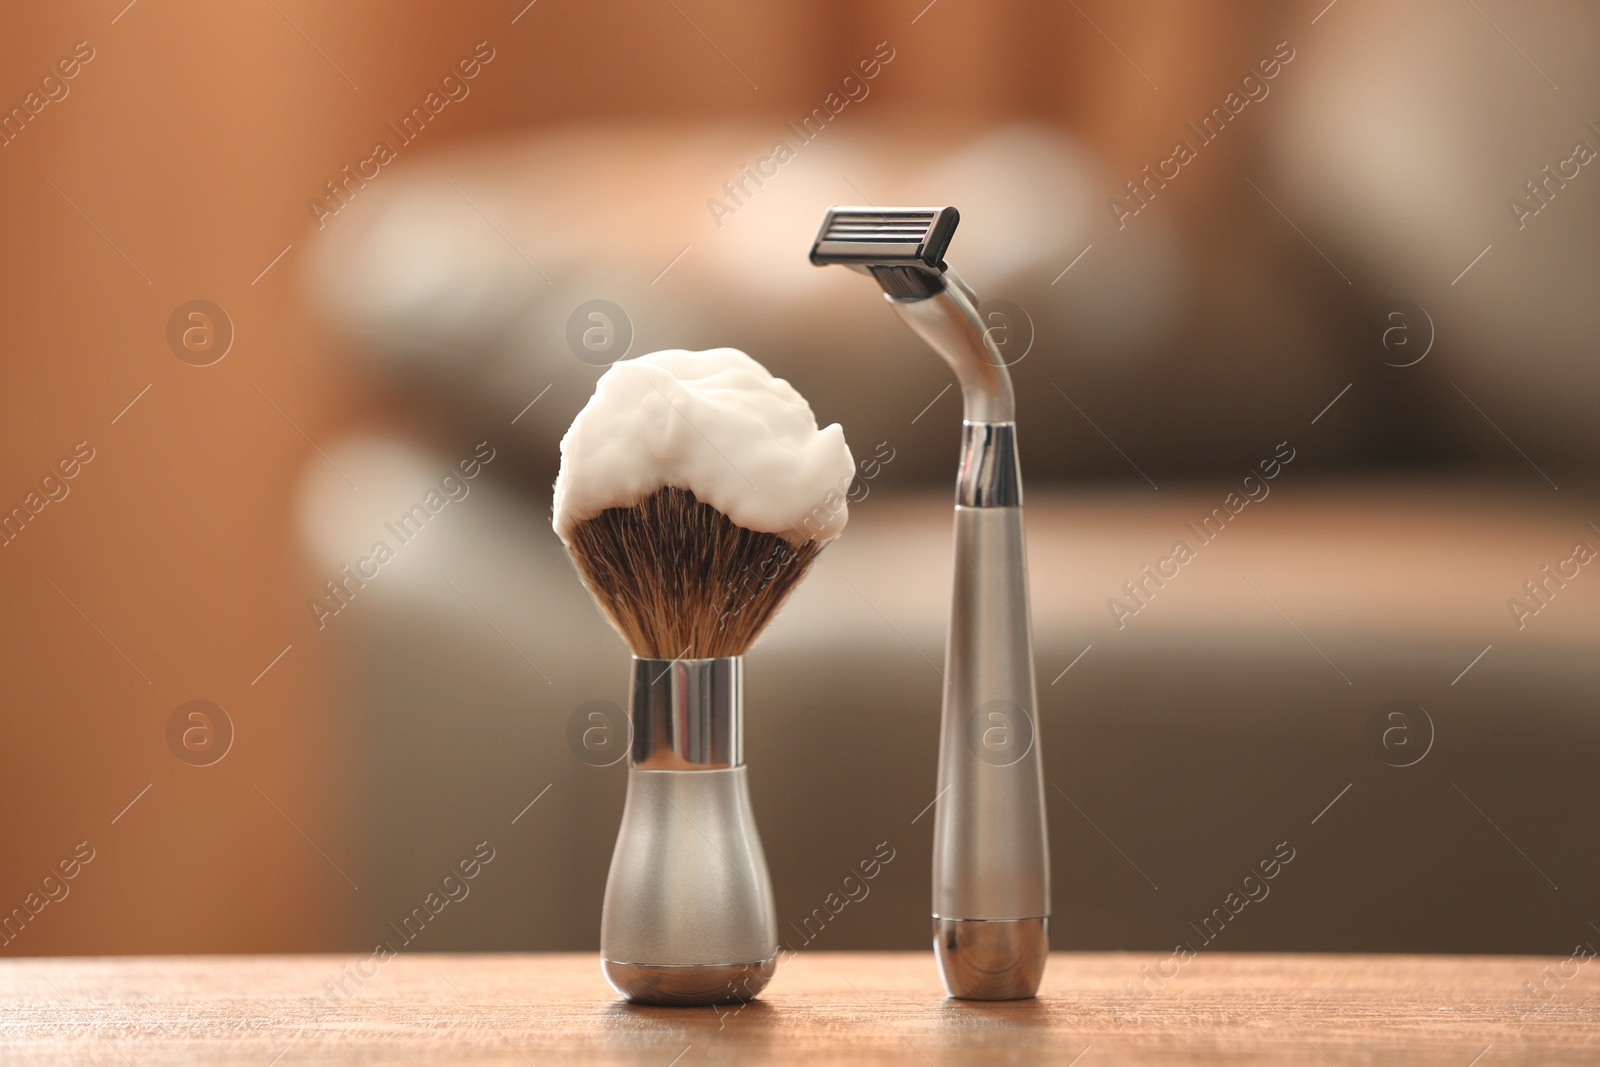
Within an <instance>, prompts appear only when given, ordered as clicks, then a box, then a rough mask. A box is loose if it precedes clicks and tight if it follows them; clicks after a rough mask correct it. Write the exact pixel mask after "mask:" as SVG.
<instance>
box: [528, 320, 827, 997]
mask: <svg viewBox="0 0 1600 1067" xmlns="http://www.w3.org/2000/svg"><path fill="white" fill-rule="evenodd" d="M625 364H626V365H625ZM608 379H610V380H609V381H608ZM641 383H642V384H641ZM643 386H648V387H649V388H644V387H643ZM780 387H781V388H780ZM691 411H692V412H693V414H691ZM802 416H803V417H802ZM586 420H587V421H586ZM562 449H563V468H562V471H563V473H562V476H561V478H560V479H558V481H557V486H556V528H557V531H558V532H559V533H560V534H561V537H562V540H563V541H564V542H565V543H566V546H567V551H568V553H569V554H570V556H571V558H572V561H573V564H574V566H575V567H576V568H577V571H578V573H579V575H580V576H581V578H582V579H583V582H584V584H585V585H586V586H587V587H588V589H589V591H590V592H591V593H592V594H593V595H594V598H595V600H596V602H597V603H598V604H599V606H600V608H601V610H602V611H603V612H604V613H605V615H606V617H607V618H608V619H610V621H611V623H612V624H613V625H614V626H615V627H616V629H617V631H618V632H619V633H620V634H621V635H622V638H623V640H624V641H625V642H626V643H627V645H628V648H629V650H630V651H631V652H632V653H633V657H634V658H633V667H632V677H631V682H630V687H629V700H628V702H629V711H628V714H629V721H630V725H631V727H632V739H631V746H630V752H629V758H630V762H629V769H628V796H627V803H626V805H625V807H624V809H623V814H622V827H621V830H620V831H619V833H618V835H617V845H616V850H615V851H614V853H613V854H612V859H611V873H610V875H609V877H608V878H607V881H606V893H605V906H604V910H603V913H602V919H601V926H600V949H601V966H602V969H603V971H604V973H605V976H606V979H607V981H609V982H610V983H611V986H612V988H614V989H615V990H616V991H617V992H618V993H620V994H622V995H623V996H624V997H626V998H627V999H628V1000H631V1001H635V1002H638V1003H645V1004H685V1005H688V1004H718V1003H733V1002H740V1001H745V1000H749V999H751V998H753V997H755V996H756V995H757V994H758V993H760V992H761V990H762V989H763V988H764V987H765V986H766V984H767V982H768V981H769V980H770V979H771V978H772V975H773V973H774V971H775V970H776V968H777V955H778V928H777V917H776V914H775V911H774V907H773V899H772V884H771V880H770V879H769V877H768V875H767V864H766V858H765V856H764V855H763V853H762V850H761V840H760V837H759V836H758V834H757V832H756V825H755V819H754V817H753V815H752V812H751V807H750V793H749V786H748V781H747V774H748V768H747V767H746V766H745V764H744V752H743V734H744V724H743V716H744V706H743V698H744V659H743V657H744V653H745V652H746V651H747V650H748V649H749V648H750V646H751V644H752V643H753V642H754V641H755V640H756V638H757V637H758V636H759V635H760V634H761V632H762V630H763V629H764V628H765V627H766V626H767V624H768V623H769V622H770V621H771V620H772V618H773V616H774V614H775V613H776V612H777V610H778V608H779V607H780V606H781V605H782V603H783V601H784V599H785V598H786V597H787V596H788V595H789V593H790V592H791V591H792V590H793V589H794V588H795V586H796V585H797V584H798V582H799V581H800V579H801V578H802V577H803V576H804V575H805V573H806V571H807V570H808V569H809V568H810V566H811V564H812V563H813V561H814V560H815V559H816V557H817V554H818V553H819V552H820V551H821V550H822V547H823V545H824V543H825V542H826V540H827V539H828V538H829V537H830V536H833V535H836V534H837V532H838V529H839V528H840V527H842V525H843V516H842V511H843V508H844V506H845V503H844V501H845V497H844V495H843V491H844V490H845V489H847V488H848V485H849V476H850V474H853V472H854V461H853V460H852V459H851V458H850V455H849V450H848V449H847V448H845V446H844V439H843V435H842V432H841V431H839V429H838V427H837V426H831V427H829V428H828V429H827V430H826V431H818V430H817V428H816V422H815V419H814V417H812V415H811V410H810V408H809V406H807V405H806V404H805V402H804V400H803V399H801V398H800V397H799V394H797V393H795V392H794V390H793V389H792V388H791V387H790V386H789V384H788V383H787V382H784V381H782V380H781V379H774V378H772V377H771V375H769V374H767V372H766V371H765V369H764V368H761V367H760V365H759V364H756V363H755V361H753V360H751V359H750V358H749V357H748V356H746V355H744V354H743V353H741V352H734V351H733V350H731V349H719V350H715V351H713V352H710V353H686V352H673V353H657V354H655V355H653V356H646V357H640V358H639V359H638V360H629V361H624V363H619V364H616V365H614V367H613V368H612V370H610V371H608V372H607V373H606V375H605V376H603V377H602V379H601V382H600V385H599V386H598V387H597V391H596V397H595V399H594V400H592V401H591V402H590V406H589V407H588V408H586V409H585V412H584V413H583V414H580V416H579V419H578V421H577V422H575V423H574V425H573V430H572V431H569V433H568V437H567V439H566V440H564V441H563V443H562ZM713 453H714V454H713ZM733 456H738V457H739V460H740V467H748V468H749V473H748V474H746V473H744V472H743V471H739V470H738V468H734V467H733V462H732V458H731V457H733ZM719 464H720V465H719ZM727 469H733V470H735V472H736V473H739V476H740V479H742V481H739V480H737V479H733V478H731V477H729V476H727V474H726V470H727ZM841 471H843V472H844V473H843V476H842V477H841V476H840V472H841ZM823 475H826V478H827V480H828V481H830V482H835V483H837V482H841V481H842V483H843V484H842V485H839V486H838V492H831V491H830V492H825V493H822V494H820V495H816V497H815V499H811V497H812V496H813V495H815V494H814V493H813V490H814V489H815V488H816V485H817V484H819V477H821V476H823ZM652 482H655V483H658V484H656V485H653V486H652V485H651V484H650V483H652ZM663 482H664V483H665V484H659V483H663ZM675 482H677V483H681V484H682V486H693V488H688V487H680V485H679V484H673V483H675ZM641 486H643V487H644V488H641ZM697 490H699V491H701V492H703V493H705V494H708V495H713V496H716V497H717V498H718V503H719V504H721V505H722V506H721V507H719V506H714V505H713V504H712V503H710V502H708V501H706V500H703V499H701V498H700V493H699V492H697ZM629 497H632V498H634V499H631V500H625V501H624V502H621V503H613V504H612V506H609V507H597V506H596V504H597V503H604V502H608V501H616V500H617V499H618V498H629ZM807 509H809V510H807ZM730 510H733V511H738V512H739V513H740V516H739V517H740V518H741V519H742V520H743V522H739V521H735V519H734V518H733V517H730V515H729V514H728V511H730ZM755 525H761V526H766V527H776V529H755V528H752V527H753V526H755Z"/></svg>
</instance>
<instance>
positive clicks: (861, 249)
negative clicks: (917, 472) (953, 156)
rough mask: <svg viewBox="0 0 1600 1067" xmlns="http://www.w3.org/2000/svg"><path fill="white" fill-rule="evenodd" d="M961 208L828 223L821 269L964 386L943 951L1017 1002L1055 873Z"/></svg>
mask: <svg viewBox="0 0 1600 1067" xmlns="http://www.w3.org/2000/svg"><path fill="white" fill-rule="evenodd" d="M958 219H959V217H958V216H957V215H956V212H955V210H954V209H953V208H948V207H946V208H896V209H889V210H883V209H878V208H833V209H831V210H830V211H829V213H828V216H827V218H826V219H825V220H824V222H823V227H822V230H821V232H820V233H819V234H818V238H817V243H816V244H815V246H813V248H812V251H811V261H812V262H813V263H816V264H818V265H824V264H829V263H839V264H843V265H846V266H850V267H852V268H854V269H857V270H861V271H864V272H865V273H869V274H871V275H872V276H873V277H874V278H875V279H876V280H877V281H878V283H879V285H880V286H881V287H882V288H883V290H884V295H885V298H886V299H887V300H888V301H889V303H890V305H891V306H892V307H893V308H894V310H895V312H896V313H897V314H898V315H899V316H900V317H901V318H902V319H904V320H905V322H906V324H907V325H908V326H910V327H911V329H912V331H913V332H915V333H916V334H917V336H919V337H921V338H922V339H923V340H924V341H926V342H927V344H928V346H929V347H930V348H932V349H933V350H934V351H935V352H937V353H938V354H939V355H940V356H941V357H942V358H943V359H944V361H945V362H946V363H948V364H949V365H950V367H951V369H952V370H954V371H955V375H956V379H957V380H958V381H959V383H960V385H961V395H962V402H963V409H964V415H965V421H964V426H963V435H962V449H961V467H960V475H959V478H958V481H957V492H956V514H955V581H954V587H953V591H952V597H951V607H950V630H949V638H948V642H947V644H946V647H945V672H944V673H945V682H946V685H945V690H944V706H943V713H942V716H941V726H940V738H939V778H938V793H937V796H938V800H937V803H936V805H935V807H936V809H937V810H936V814H935V816H934V858H933V918H934V935H935V936H934V949H935V954H936V957H937V959H938V962H939V969H940V973H941V976H942V977H943V979H944V985H945V990H946V991H947V992H948V993H949V994H950V995H951V996H953V997H963V998H969V999H975V1000H1014V999H1019V998H1023V997H1031V996H1033V995H1034V994H1035V993H1036V992H1037V991H1038V987H1039V981H1040V978H1041V976H1042V975H1043V973H1044V966H1045V962H1046V960H1047V958H1048V955H1049V915H1050V861H1049V845H1048V842H1047V838H1046V833H1045V808H1044V771H1043V765H1042V762H1041V760H1040V754H1039V719H1038V710H1037V708H1038V703H1037V693H1036V690H1035V685H1034V676H1033V635H1032V626H1031V622H1030V614H1029V607H1028V570H1027V556H1026V552H1025V547H1024V541H1023V528H1022V480H1021V473H1020V469H1019V467H1018V464H1017V450H1016V423H1015V417H1016V403H1015V397H1014V394H1013V392H1012V388H1011V378H1010V375H1009V374H1008V373H1007V372H1006V367H1005V361H1004V360H1003V359H1002V358H1001V356H1000V354H999V352H998V351H997V350H996V349H995V346H994V344H993V342H992V341H991V339H990V338H989V337H988V336H987V334H986V332H985V330H984V326H983V322H982V319H981V318H980V317H979V315H978V310H977V307H976V304H977V299H976V295H975V294H974V293H973V292H972V290H971V289H970V288H969V287H968V286H967V285H966V284H965V283H964V282H962V281H961V279H960V278H959V277H958V276H957V275H956V274H955V272H954V271H951V270H950V269H949V267H948V266H947V265H946V264H945V263H944V252H945V249H946V248H947V247H948V245H949V241H950V237H951V235H952V234H953V232H954V230H955V225H956V222H957V221H958Z"/></svg>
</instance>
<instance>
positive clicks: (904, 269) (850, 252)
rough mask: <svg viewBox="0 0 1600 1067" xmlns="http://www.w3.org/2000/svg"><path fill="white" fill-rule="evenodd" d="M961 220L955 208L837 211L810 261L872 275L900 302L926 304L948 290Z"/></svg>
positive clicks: (832, 211)
mask: <svg viewBox="0 0 1600 1067" xmlns="http://www.w3.org/2000/svg"><path fill="white" fill-rule="evenodd" d="M960 221H961V213H960V212H958V211H957V210H956V209H955V208H953V207H896V208H874V207H832V208H829V209H828V214H827V217H826V218H824V219H823V220H822V229H821V230H820V231H819V232H818V233H817V240H816V243H815V244H813V245H812V246H811V262H812V263H813V264H814V265H815V266H818V267H826V266H828V265H830V264H833V263H838V264H842V265H844V266H846V267H850V268H851V269H853V270H858V271H861V272H862V273H864V274H871V275H872V276H873V277H874V278H876V279H877V281H878V284H879V285H881V286H882V287H883V291H884V292H886V293H888V294H889V295H890V296H891V297H894V298H896V299H902V300H921V299H926V298H927V297H930V296H933V295H935V294H936V293H939V292H941V291H942V290H943V289H944V285H945V283H944V279H943V277H942V275H943V274H944V272H945V271H946V270H947V269H948V268H947V266H946V265H945V262H944V253H945V249H947V248H949V247H950V238H951V237H953V236H954V235H955V232H956V224H957V223H958V222H960Z"/></svg>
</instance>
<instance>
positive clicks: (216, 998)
mask: <svg viewBox="0 0 1600 1067" xmlns="http://www.w3.org/2000/svg"><path fill="white" fill-rule="evenodd" d="M1164 960H1165V957H1164V956H1159V955H1144V954H1115V953H1106V954H1064V953H1058V954H1056V955H1055V956H1054V957H1053V958H1052V959H1051V962H1050V968H1049V970H1048V971H1047V972H1046V974H1045V981H1044V988H1043V990H1042V991H1041V993H1040V996H1039V998H1038V999H1037V1000H1034V1001H1023V1002H1016V1003H1010V1004H973V1003H964V1002H959V1001H951V1000H947V999H945V998H944V996H943V995H942V993H941V991H940V989H939V984H938V978H937V976H936V975H935V973H934V969H933V959H932V956H931V955H930V954H923V953H814V954H803V955H801V956H799V957H798V958H796V959H794V960H792V961H790V962H789V963H788V964H786V965H785V966H784V967H783V968H782V969H780V970H779V972H778V977H777V978H776V979H775V980H774V981H773V984H772V986H771V987H770V989H769V991H768V993H767V994H766V995H765V996H764V997H763V998H762V999H761V1000H760V1001H757V1002H755V1003H752V1004H750V1005H747V1006H746V1007H744V1008H743V1009H742V1010H739V1011H733V1010H730V1009H712V1008H692V1009H673V1008H635V1007H632V1006H629V1005H627V1004H623V1003H620V1002H618V1001H617V999H616V997H615V996H614V995H613V994H612V993H611V991H610V990H609V989H608V988H607V987H606V985H605V983H604V982H603V980H602V979H601V977H600V971H599V964H598V961H597V960H596V958H595V957H594V956H592V955H588V954H583V955H566V954H563V955H476V956H468V955H422V954H418V955H414V956H405V957H400V958H397V959H392V960H390V961H388V962H385V963H383V964H381V965H380V966H379V967H378V970H377V973H376V974H375V975H373V976H372V977H370V978H368V979H366V980H365V982H364V985H363V986H362V987H360V988H357V987H356V985H355V983H354V981H351V980H348V979H347V980H346V984H347V987H348V988H349V989H350V990H351V991H352V994H353V995H352V996H351V997H350V998H349V999H344V998H342V997H340V996H339V995H337V993H335V994H334V995H332V996H329V995H328V992H327V991H328V990H329V989H332V988H334V985H335V984H336V983H337V982H339V981H340V979H341V977H342V976H343V975H344V974H346V973H351V969H352V968H354V967H355V965H356V964H357V962H358V961H357V960H356V959H354V958H349V957H336V956H298V957H272V956H258V957H166V958H162V957H134V958H118V959H29V960H13V961H9V962H6V963H4V964H0V1049H3V1052H4V1055H3V1056H0V1059H4V1060H5V1062H8V1063H10V1062H18V1063H24V1062H25V1063H38V1064H126V1063H132V1064H166V1063H199V1064H235V1063H237V1064H252V1065H255V1067H262V1065H268V1064H270V1065H272V1067H294V1065H297V1064H313V1063H320V1064H366V1063H391V1064H410V1063H417V1064H420V1063H430V1064H510V1065H518V1064H530V1063H550V1062H573V1063H588V1064H641V1065H649V1067H668V1065H669V1064H671V1065H675V1067H692V1065H694V1064H698V1063H703V1062H707V1061H717V1062H724V1063H738V1064H760V1063H803V1064H833V1063H839V1064H887V1063H902V1064H940V1065H944V1064H965V1063H995V1062H1003V1063H1015V1064H1069V1063H1074V1062H1076V1063H1077V1064H1080V1065H1081V1067H1096V1065H1099V1064H1112V1063H1116V1064H1145V1063H1152V1064H1153V1063H1161V1064H1167V1065H1172V1064H1223V1063H1227V1064H1318V1065H1327V1064H1338V1065H1344V1064H1352V1063H1362V1064H1386V1063H1396V1064H1400V1063H1404V1064H1422V1065H1434V1064H1437V1065H1440V1067H1469V1065H1471V1064H1479V1065H1481V1067H1498V1065H1503V1064H1508V1063H1528V1064H1534V1063H1538V1064H1564V1063H1574V1064H1575V1063H1593V1062H1596V1060H1600V991H1597V981H1596V978H1595V973H1591V972H1600V967H1591V966H1590V965H1589V964H1588V963H1587V962H1586V963H1584V964H1583V965H1582V966H1574V965H1572V964H1568V965H1567V967H1566V970H1567V973H1569V974H1570V973H1572V972H1573V971H1574V970H1576V971H1577V974H1576V977H1575V978H1573V979H1571V980H1568V981H1565V982H1564V983H1563V984H1562V985H1560V986H1559V987H1558V986H1557V985H1556V982H1557V981H1559V979H1557V978H1552V979H1550V980H1549V981H1548V982H1547V983H1546V984H1547V986H1548V987H1549V988H1550V989H1551V990H1553V991H1554V992H1553V993H1552V995H1550V996H1548V997H1544V998H1541V999H1535V998H1534V997H1532V996H1530V995H1529V993H1528V992H1527V989H1526V988H1525V987H1524V985H1523V983H1524V982H1533V983H1535V984H1538V983H1539V982H1541V981H1545V979H1546V975H1547V974H1549V975H1554V974H1557V973H1558V968H1560V967H1561V966H1562V964H1563V961H1561V960H1557V959H1544V958H1533V957H1418V956H1273V955H1226V954H1221V953H1218V954H1215V955H1202V956H1200V957H1199V958H1197V959H1194V960H1191V961H1190V962H1188V963H1186V964H1184V965H1183V966H1182V969H1181V970H1180V971H1179V973H1178V974H1177V976H1176V977H1174V978H1172V979H1171V980H1168V981H1166V982H1165V984H1164V985H1162V986H1159V987H1158V986H1157V984H1156V981H1154V980H1152V981H1149V982H1148V983H1147V985H1148V988H1149V989H1150V991H1151V992H1150V993H1149V994H1145V993H1137V992H1134V991H1133V990H1132V988H1131V985H1132V984H1133V983H1136V982H1138V981H1139V980H1140V978H1141V977H1143V975H1144V972H1143V971H1142V968H1144V967H1149V968H1152V969H1154V968H1155V967H1157V965H1158V964H1160V963H1162V962H1163V961H1164ZM360 962H362V964H363V966H364V967H365V969H366V970H368V971H369V972H370V971H371V970H372V964H371V963H369V962H367V961H366V960H364V959H363V960H362V961H360ZM1547 967H1548V968H1550V970H1549V972H1545V971H1544V968H1547ZM1167 972H1168V973H1171V967H1170V966H1168V967H1167ZM325 983H326V984H325ZM1074 1057H1079V1058H1078V1059H1077V1060H1076V1061H1075V1060H1074ZM1475 1057H1477V1058H1476V1059H1475Z"/></svg>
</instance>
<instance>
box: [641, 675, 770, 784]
mask: <svg viewBox="0 0 1600 1067" xmlns="http://www.w3.org/2000/svg"><path fill="white" fill-rule="evenodd" d="M628 704H629V716H630V718H631V720H632V723H633V751H632V752H631V754H630V763H631V765H632V766H634V767H641V768H644V769H647V770H662V771H694V770H723V769H726V768H728V767H737V766H739V765H740V764H742V763H743V762H744V659H743V657H741V656H726V657H723V658H720V659H672V660H667V659H641V658H639V657H637V656H635V657H634V660H633V677H632V680H631V683H630V686H629V692H628Z"/></svg>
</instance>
